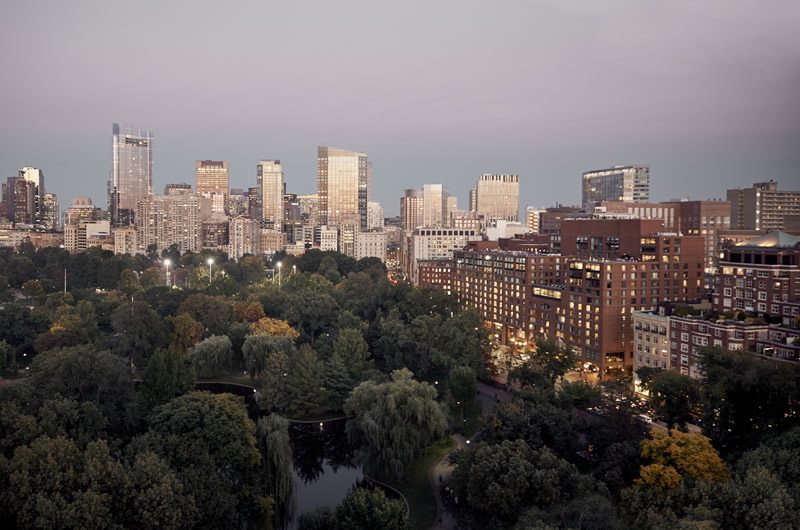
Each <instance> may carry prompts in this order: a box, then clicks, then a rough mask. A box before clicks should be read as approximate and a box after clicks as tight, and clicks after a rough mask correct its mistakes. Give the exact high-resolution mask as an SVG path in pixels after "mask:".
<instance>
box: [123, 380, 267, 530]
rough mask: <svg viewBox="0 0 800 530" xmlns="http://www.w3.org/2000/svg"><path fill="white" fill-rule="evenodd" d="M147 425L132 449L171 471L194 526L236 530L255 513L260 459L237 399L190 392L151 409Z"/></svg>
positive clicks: (221, 395) (256, 512) (251, 431)
mask: <svg viewBox="0 0 800 530" xmlns="http://www.w3.org/2000/svg"><path fill="white" fill-rule="evenodd" d="M148 423H149V426H150V428H149V430H148V432H147V433H145V434H144V435H142V436H140V437H139V438H137V439H136V440H134V443H133V446H134V449H135V450H136V451H137V452H144V451H148V450H149V451H152V452H154V453H156V454H157V455H159V456H160V457H161V458H163V459H164V460H166V461H167V462H168V463H169V465H170V467H172V468H173V469H175V470H176V473H177V478H178V480H179V481H180V482H181V483H182V484H183V485H184V488H185V492H186V493H187V494H189V495H191V496H193V497H194V499H195V503H196V506H197V509H198V518H197V520H196V522H195V526H197V527H204V528H222V527H224V528H229V527H233V526H236V527H239V526H242V525H243V522H244V521H247V520H250V519H251V518H253V517H255V516H256V514H258V513H260V508H259V501H258V498H257V496H256V495H255V492H256V491H257V484H258V480H259V479H258V474H259V469H260V466H261V456H260V454H259V452H258V448H257V445H256V439H255V427H254V425H253V423H252V422H251V421H250V420H249V419H248V418H247V416H246V414H245V408H244V406H243V403H242V400H241V398H238V397H234V396H232V395H230V394H210V393H208V392H190V393H188V394H185V395H183V396H180V397H177V398H175V399H173V400H172V401H170V402H168V403H166V404H164V405H161V406H160V407H157V408H156V409H155V410H153V412H152V413H151V415H150V417H149V420H148Z"/></svg>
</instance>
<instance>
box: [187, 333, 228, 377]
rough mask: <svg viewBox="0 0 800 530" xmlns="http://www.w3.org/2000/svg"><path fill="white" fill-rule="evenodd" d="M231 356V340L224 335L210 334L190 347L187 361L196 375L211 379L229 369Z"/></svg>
mask: <svg viewBox="0 0 800 530" xmlns="http://www.w3.org/2000/svg"><path fill="white" fill-rule="evenodd" d="M232 356H233V352H232V349H231V340H230V339H229V338H228V337H227V336H225V335H222V336H216V335H212V336H211V337H209V338H207V339H205V340H204V341H202V342H200V343H198V344H197V345H196V346H195V347H194V348H193V349H192V351H191V353H190V354H189V362H191V364H192V368H194V372H195V374H196V375H197V377H199V378H202V379H212V378H215V377H219V375H220V374H221V373H222V372H223V371H224V370H230V367H231V358H232Z"/></svg>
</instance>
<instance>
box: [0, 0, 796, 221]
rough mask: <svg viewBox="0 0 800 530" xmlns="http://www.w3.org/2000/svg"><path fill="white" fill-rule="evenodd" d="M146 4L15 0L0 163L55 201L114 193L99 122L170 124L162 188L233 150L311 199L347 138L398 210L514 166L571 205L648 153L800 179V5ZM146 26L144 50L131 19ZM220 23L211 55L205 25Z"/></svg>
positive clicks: (699, 166)
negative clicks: (388, 8)
mask: <svg viewBox="0 0 800 530" xmlns="http://www.w3.org/2000/svg"><path fill="white" fill-rule="evenodd" d="M145 4H146V3H145ZM142 7H146V6H142V5H141V4H137V5H136V6H135V7H134V6H127V7H126V6H122V7H120V10H121V11H120V12H116V11H114V10H111V9H108V8H105V7H104V6H102V5H94V6H89V4H81V5H77V6H72V8H70V9H66V8H64V7H63V6H60V5H58V4H53V5H52V8H51V9H44V10H43V9H38V8H37V7H31V6H29V5H28V4H25V3H13V2H12V3H10V4H8V5H7V7H6V8H5V11H6V12H7V13H8V16H6V17H4V21H3V22H0V28H2V29H3V31H2V32H0V42H2V43H3V44H4V46H3V49H4V50H9V52H6V53H4V54H2V56H0V69H1V70H2V71H3V72H4V73H5V74H6V76H7V77H8V78H15V79H16V78H18V79H29V80H34V81H35V82H29V83H13V84H7V85H6V86H5V87H4V94H5V98H4V118H5V119H4V123H3V126H2V128H0V171H2V173H0V176H2V177H4V178H5V177H8V176H12V175H14V174H15V173H16V170H17V169H18V168H19V167H23V166H28V165H31V166H35V167H39V168H42V170H43V171H44V172H45V173H46V174H47V175H48V189H49V190H52V191H53V192H55V193H57V194H58V195H59V197H61V201H62V203H64V204H67V203H69V201H70V200H71V198H72V196H81V195H88V196H92V198H93V199H94V201H95V203H96V204H103V203H104V202H105V201H104V200H102V199H103V191H104V184H103V183H104V182H105V179H106V178H107V176H108V173H109V170H110V167H109V162H108V157H107V154H106V153H107V145H108V134H107V127H108V124H109V123H113V122H119V121H125V122H130V123H135V124H137V125H138V126H140V127H144V128H147V130H151V131H153V132H154V134H155V136H156V137H157V153H156V155H155V156H154V161H155V162H154V173H153V174H154V182H153V187H154V189H161V188H162V187H163V185H164V184H166V183H169V182H180V181H186V182H192V180H193V178H192V176H193V169H194V161H195V160H198V159H207V158H211V159H218V160H229V161H230V175H231V186H232V187H238V188H244V189H246V188H248V187H252V186H254V185H255V183H254V179H253V172H252V168H253V166H254V165H256V164H257V163H258V161H259V160H261V159H262V158H264V159H272V158H275V159H280V160H281V161H282V163H283V165H284V169H285V174H286V181H287V183H288V184H289V185H288V190H289V191H290V192H293V193H299V194H303V193H310V192H313V191H314V189H315V181H316V171H315V169H316V168H315V162H316V161H315V159H314V147H315V146H316V145H341V146H345V147H347V148H348V149H353V150H358V151H363V152H366V153H369V155H370V159H371V160H373V161H374V163H375V196H374V198H375V200H377V201H379V202H381V203H382V204H384V205H385V207H386V214H387V215H397V214H398V213H399V201H398V200H397V198H398V197H399V196H401V195H402V191H403V189H405V188H412V187H419V186H421V185H422V184H424V183H430V182H436V183H442V184H443V186H444V187H445V188H446V189H448V190H450V191H451V193H452V194H453V195H455V196H456V197H457V198H458V202H459V204H467V190H468V189H469V187H470V186H471V184H472V183H473V182H474V179H475V178H476V177H477V176H478V175H480V174H483V173H499V174H503V173H513V174H519V175H520V181H521V182H520V205H521V206H525V205H538V206H547V205H551V204H554V203H556V202H558V203H563V204H578V203H579V202H580V200H581V199H580V186H581V183H580V174H581V173H582V172H583V171H587V170H590V169H592V168H597V167H609V166H612V165H617V164H631V163H641V164H648V165H649V166H650V167H651V171H652V186H651V187H652V189H651V199H652V200H667V199H671V198H676V197H675V196H676V195H677V196H678V197H684V196H689V197H691V198H693V199H704V198H710V197H719V192H718V191H717V190H720V189H724V188H726V187H741V186H746V185H748V184H749V183H751V182H755V181H764V180H767V179H769V178H773V179H775V180H777V181H778V182H782V183H785V185H787V186H789V185H791V182H792V181H793V180H794V179H796V178H797V169H796V168H797V167H800V153H798V152H797V149H796V145H797V142H798V138H800V125H798V124H800V119H798V117H800V108H799V107H800V105H798V104H797V102H796V98H795V96H794V94H795V93H796V90H797V86H798V68H797V65H798V58H797V53H796V50H797V49H798V46H797V43H798V37H797V36H796V32H795V31H794V29H795V28H796V27H797V23H798V21H800V7H798V6H797V5H793V4H790V3H788V2H786V3H780V2H779V3H776V4H775V5H773V6H771V9H769V10H764V9H759V6H758V4H757V3H753V2H743V3H740V4H737V5H735V6H730V5H729V4H728V3H722V2H710V3H704V4H703V5H701V6H697V5H695V4H693V3H691V4H690V3H684V2H678V3H670V5H669V6H666V5H665V6H647V7H643V6H639V5H638V4H637V3H634V2H611V3H604V5H603V6H602V8H601V7H599V6H593V5H592V4H582V3H580V2H578V3H570V4H565V3H562V2H558V3H556V2H547V1H543V2H534V3H531V4H529V5H525V6H517V7H515V8H514V9H510V8H509V7H507V6H500V7H497V6H489V5H483V4H467V5H465V9H462V10H459V12H458V13H455V14H454V13H453V12H452V10H450V9H448V8H446V6H428V5H425V14H426V16H425V17H419V16H417V13H418V10H417V9H414V6H413V5H408V6H406V7H405V8H404V9H402V10H397V11H394V12H391V13H386V12H383V11H381V8H379V7H378V6H373V5H370V4H360V3H353V2H345V3H344V4H340V5H337V6H336V7H335V8H334V7H333V6H330V7H329V6H324V7H321V8H320V9H319V10H318V12H317V13H316V14H317V15H318V16H315V17H314V18H313V19H309V18H308V17H306V16H305V15H306V13H305V12H302V10H298V9H297V8H295V7H293V6H285V5H281V6H262V5H253V4H251V5H242V6H238V7H237V9H233V10H231V9H227V8H223V7H222V6H215V5H202V4H198V9H196V10H195V11H194V12H193V13H192V14H191V16H188V17H187V16H186V13H185V12H184V10H182V9H180V8H178V7H177V6H160V5H156V4H153V6H152V9H142ZM264 16H267V17H268V18H270V19H280V20H281V21H282V23H281V24H280V25H279V26H278V27H275V28H273V31H271V33H270V36H269V38H268V39H267V40H265V41H263V42H261V41H259V40H254V39H256V37H255V35H259V34H260V33H259V32H258V31H251V27H252V25H254V24H255V25H257V24H258V22H257V21H258V20H261V19H263V17H264ZM116 17H124V18H125V19H126V20H128V21H129V22H130V23H128V24H126V25H125V26H123V27H120V26H119V25H118V24H115V23H114V21H115V20H117V18H116ZM145 20H146V21H147V23H148V24H152V25H153V27H154V31H152V32H151V34H150V36H149V37H148V39H147V40H146V41H144V42H142V41H141V39H139V38H133V36H134V35H133V33H132V32H135V31H136V30H135V28H137V27H141V24H140V22H141V23H144V22H145ZM212 20H213V21H219V23H216V22H215V24H214V27H217V28H218V30H219V31H220V35H219V37H220V38H219V39H216V40H215V45H214V47H211V46H210V45H209V44H208V43H206V42H204V41H203V39H202V38H201V37H200V34H198V33H197V32H196V28H197V27H198V26H203V25H205V24H207V23H210V22H211V21H212ZM365 21H370V24H363V22H365ZM33 26H35V27H37V28H38V31H37V39H36V40H35V41H32V40H30V39H25V38H24V32H25V31H26V28H29V27H33ZM296 27H304V28H305V30H304V31H303V32H300V33H299V34H298V32H295V31H294V30H293V28H296ZM334 27H337V28H339V29H340V30H342V31H343V32H344V33H345V34H352V35H353V36H352V37H348V38H346V39H339V38H333V37H334V36H335V34H334V33H333V30H332V29H331V28H334ZM551 28H557V29H551ZM356 29H359V30H362V29H363V32H361V33H358V32H356ZM409 31H411V32H413V33H414V34H415V36H416V38H415V39H413V41H410V40H409V39H407V38H405V37H406V36H407V35H408V32H409ZM356 35H358V36H356ZM478 35H485V36H487V37H490V38H475V37H476V36H478ZM626 35H628V36H630V35H632V36H633V37H635V42H636V46H631V45H630V42H631V40H630V39H629V38H628V37H627V36H626ZM273 39H274V42H275V43H277V42H281V43H282V45H281V46H272V45H271V44H272V43H273ZM22 40H24V41H25V42H26V43H27V45H26V46H25V47H23V48H22V49H21V51H18V52H16V53H11V52H10V50H19V49H20V47H19V46H14V45H13V44H14V43H15V42H19V41H22ZM111 41H113V42H115V43H116V44H115V46H114V47H109V46H101V45H100V44H101V43H104V42H111ZM365 42H369V43H370V45H369V46H364V44H363V43H365ZM221 43H222V44H221ZM323 46H324V47H325V49H326V52H327V53H328V54H329V56H331V57H337V58H339V57H348V60H349V61H351V63H352V64H360V65H361V66H360V67H359V68H360V69H362V70H364V71H369V72H370V75H369V76H366V77H362V78H360V81H358V82H356V80H355V79H354V78H351V77H348V76H344V75H341V74H340V72H341V71H342V70H341V69H342V63H341V62H340V61H338V60H325V59H324V58H322V59H319V58H318V51H319V49H320V48H321V47H323ZM112 49H114V50H115V51H114V52H113V53H114V55H111V50H112ZM193 50H201V51H202V50H205V51H206V52H207V53H194V52H193ZM118 53H122V54H123V55H124V56H125V57H126V60H125V61H117V60H115V57H117V56H118V55H117V54H118ZM264 63H268V64H270V68H264V69H252V68H251V66H252V65H253V64H264ZM312 64H313V65H314V68H311V65H312ZM176 65H177V66H176ZM215 68H216V69H218V70H219V71H221V72H222V71H224V72H226V75H225V76H223V78H222V79H219V80H217V81H215V80H214V78H210V79H211V80H210V81H208V82H207V83H211V85H210V87H209V89H208V90H198V86H197V84H196V81H195V74H196V73H197V72H199V71H204V72H205V71H211V70H213V69H215ZM76 72H78V73H80V75H76ZM312 72H313V73H312ZM141 75H146V76H147V83H145V84H144V85H142V83H141V82H140V79H141V78H140V76H141ZM240 79H241V80H245V79H246V81H241V80H240ZM277 80H280V82H277ZM320 81H324V82H320ZM204 86H205V85H204ZM256 87H259V88H258V89H256ZM344 109H347V111H346V112H345V110H344ZM265 123H269V127H263V124H265ZM67 126H69V131H70V134H68V135H65V134H64V129H65V127H67ZM701 146H702V147H701Z"/></svg>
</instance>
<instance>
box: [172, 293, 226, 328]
mask: <svg viewBox="0 0 800 530" xmlns="http://www.w3.org/2000/svg"><path fill="white" fill-rule="evenodd" d="M180 313H188V314H189V316H191V317H192V318H193V319H195V320H196V321H198V322H200V324H201V325H202V326H203V329H204V333H205V336H207V337H210V336H211V335H225V333H227V331H228V327H229V326H230V325H231V322H233V320H234V314H233V305H231V303H230V302H229V301H228V300H226V299H225V298H223V297H219V296H208V295H207V294H203V293H197V294H193V295H191V296H190V297H189V298H187V299H186V300H184V301H183V303H182V304H181V306H180V307H179V308H178V314H180Z"/></svg>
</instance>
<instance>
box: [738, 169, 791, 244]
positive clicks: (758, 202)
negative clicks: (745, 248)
mask: <svg viewBox="0 0 800 530" xmlns="http://www.w3.org/2000/svg"><path fill="white" fill-rule="evenodd" d="M728 201H730V203H731V228H732V229H734V230H761V231H763V232H775V231H779V230H783V229H784V217H786V216H794V215H800V191H783V190H778V183H777V182H775V181H774V180H770V181H767V182H756V183H755V184H753V186H752V187H751V188H745V189H730V190H728Z"/></svg>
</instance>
